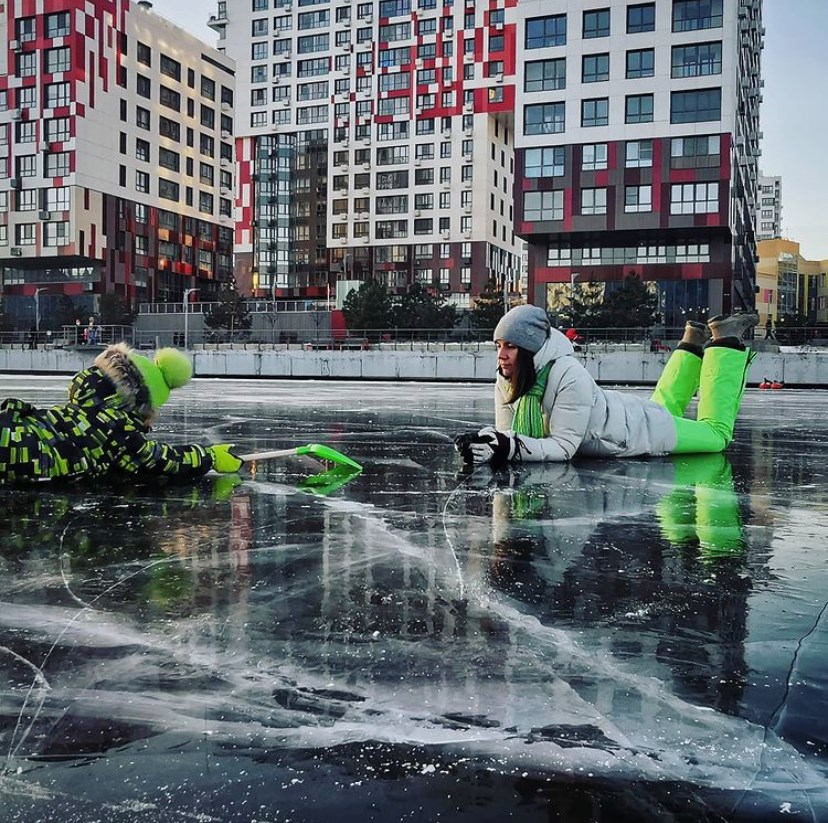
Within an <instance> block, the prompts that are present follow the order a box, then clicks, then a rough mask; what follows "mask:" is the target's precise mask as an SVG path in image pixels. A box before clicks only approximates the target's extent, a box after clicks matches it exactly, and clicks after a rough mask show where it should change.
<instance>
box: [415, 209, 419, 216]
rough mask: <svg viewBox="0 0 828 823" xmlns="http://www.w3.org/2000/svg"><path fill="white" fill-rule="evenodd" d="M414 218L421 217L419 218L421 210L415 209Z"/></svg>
mask: <svg viewBox="0 0 828 823" xmlns="http://www.w3.org/2000/svg"><path fill="white" fill-rule="evenodd" d="M414 216H415V217H419V216H420V210H419V209H414Z"/></svg>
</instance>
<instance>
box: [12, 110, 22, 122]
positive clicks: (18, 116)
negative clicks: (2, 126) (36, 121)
mask: <svg viewBox="0 0 828 823" xmlns="http://www.w3.org/2000/svg"><path fill="white" fill-rule="evenodd" d="M11 119H12V120H22V119H23V112H22V111H20V109H12V111H11Z"/></svg>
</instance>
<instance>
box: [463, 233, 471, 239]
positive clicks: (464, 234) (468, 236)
mask: <svg viewBox="0 0 828 823" xmlns="http://www.w3.org/2000/svg"><path fill="white" fill-rule="evenodd" d="M463 237H465V238H466V240H470V239H471V232H470V231H464V232H463Z"/></svg>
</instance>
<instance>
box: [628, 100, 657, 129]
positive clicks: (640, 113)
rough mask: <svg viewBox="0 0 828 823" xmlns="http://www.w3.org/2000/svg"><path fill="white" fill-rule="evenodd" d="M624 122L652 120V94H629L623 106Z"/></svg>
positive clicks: (649, 121)
mask: <svg viewBox="0 0 828 823" xmlns="http://www.w3.org/2000/svg"><path fill="white" fill-rule="evenodd" d="M624 122H625V123H652V122H653V95H652V94H630V95H628V96H627V100H626V104H625V107H624Z"/></svg>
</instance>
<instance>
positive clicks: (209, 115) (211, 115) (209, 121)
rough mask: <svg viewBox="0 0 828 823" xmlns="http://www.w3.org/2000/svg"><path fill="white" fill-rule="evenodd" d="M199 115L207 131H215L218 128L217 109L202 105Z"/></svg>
mask: <svg viewBox="0 0 828 823" xmlns="http://www.w3.org/2000/svg"><path fill="white" fill-rule="evenodd" d="M199 115H200V118H199V122H200V123H201V125H202V126H204V128H205V129H214V128H215V127H216V112H215V109H213V108H211V107H210V106H205V105H202V106H201V110H200V112H199Z"/></svg>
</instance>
